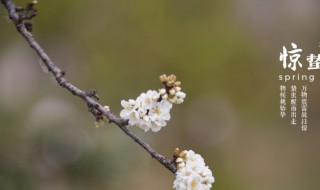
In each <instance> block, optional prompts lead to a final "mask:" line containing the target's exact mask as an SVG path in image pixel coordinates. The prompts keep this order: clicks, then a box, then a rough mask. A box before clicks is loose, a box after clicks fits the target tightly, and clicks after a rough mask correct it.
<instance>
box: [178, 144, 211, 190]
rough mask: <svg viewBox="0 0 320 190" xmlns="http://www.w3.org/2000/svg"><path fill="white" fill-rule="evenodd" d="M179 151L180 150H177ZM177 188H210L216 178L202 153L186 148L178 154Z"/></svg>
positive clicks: (179, 189) (197, 189)
mask: <svg viewBox="0 0 320 190" xmlns="http://www.w3.org/2000/svg"><path fill="white" fill-rule="evenodd" d="M177 151H179V150H177ZM175 165H176V167H177V172H176V179H175V180H174V182H173V188H175V189H176V190H210V189H211V187H212V183H214V181H215V179H214V177H213V175H212V171H211V170H210V169H209V167H208V166H206V165H205V163H204V160H203V158H202V156H201V155H199V154H196V153H194V152H193V151H192V150H189V151H187V150H184V151H182V152H180V153H178V155H177V156H176V159H175Z"/></svg>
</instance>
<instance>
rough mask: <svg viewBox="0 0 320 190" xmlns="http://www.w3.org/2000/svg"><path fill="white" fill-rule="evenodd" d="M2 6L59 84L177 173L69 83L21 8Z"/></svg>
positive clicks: (117, 119)
mask: <svg viewBox="0 0 320 190" xmlns="http://www.w3.org/2000/svg"><path fill="white" fill-rule="evenodd" d="M1 2H2V4H3V5H4V7H5V8H6V10H7V11H8V14H9V18H10V19H11V20H12V22H13V23H14V25H15V27H16V28H17V30H18V32H19V33H20V34H21V35H22V36H23V37H24V38H25V39H26V40H27V42H28V43H29V45H30V47H31V48H32V49H34V50H35V51H36V53H37V54H38V56H39V57H40V58H41V60H42V61H43V63H44V64H45V66H46V67H47V68H48V70H49V72H50V73H51V74H52V75H53V76H54V77H55V79H56V81H57V82H58V84H59V85H60V86H61V87H63V88H66V89H67V90H68V91H69V92H71V93H72V94H73V95H75V96H78V97H80V98H82V99H83V100H84V101H85V102H86V104H87V105H88V106H89V107H90V108H93V109H95V110H97V111H98V112H100V113H102V114H103V115H105V116H106V117H107V118H108V119H109V122H110V123H114V124H115V125H117V126H118V127H120V129H122V131H123V132H125V133H126V134H127V135H128V136H129V137H130V138H131V139H133V140H134V141H135V142H136V143H138V144H139V145H140V146H142V147H143V148H144V149H145V150H146V151H147V152H149V154H150V155H151V157H152V158H155V159H156V160H158V161H159V162H160V163H161V164H162V165H163V166H165V167H166V168H167V169H168V170H170V171H171V172H172V173H176V170H177V169H176V168H175V167H174V166H173V165H172V164H171V162H170V161H169V160H167V159H166V158H165V157H164V156H162V155H160V154H159V153H157V152H156V151H154V150H153V149H152V148H151V147H150V146H149V145H148V144H147V143H145V142H144V141H143V140H141V139H140V138H139V137H137V136H136V135H135V134H133V133H132V132H131V131H130V130H128V129H127V127H126V126H127V125H128V121H127V120H124V119H122V118H120V117H118V116H116V115H115V114H113V113H112V112H110V111H108V110H107V109H105V108H104V107H103V106H102V105H101V104H99V103H98V102H97V101H95V100H94V99H92V97H93V98H96V97H97V96H96V94H92V93H88V92H85V91H83V90H81V89H79V88H78V87H76V86H74V85H73V84H71V83H70V82H68V81H67V79H66V78H65V77H64V75H65V72H64V71H63V70H61V69H60V68H59V67H57V66H56V65H55V64H54V63H53V61H52V60H51V59H50V57H49V56H48V55H47V53H46V52H45V51H44V50H43V49H42V48H41V46H40V45H39V44H38V42H37V41H36V40H35V39H34V37H33V35H32V34H31V33H30V32H29V31H28V29H27V28H26V25H25V24H24V23H23V21H24V20H23V19H24V18H23V17H22V18H21V15H19V13H18V12H17V10H19V9H20V8H18V7H17V6H16V5H15V4H14V3H13V2H12V1H11V0H1Z"/></svg>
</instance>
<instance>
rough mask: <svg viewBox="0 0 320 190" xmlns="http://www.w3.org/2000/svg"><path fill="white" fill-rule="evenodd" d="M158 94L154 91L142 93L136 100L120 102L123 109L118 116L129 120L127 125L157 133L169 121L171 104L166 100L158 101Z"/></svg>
mask: <svg viewBox="0 0 320 190" xmlns="http://www.w3.org/2000/svg"><path fill="white" fill-rule="evenodd" d="M159 97H160V94H159V93H158V92H157V91H155V90H148V92H147V93H142V94H140V96H139V97H138V98H137V99H136V100H132V99H130V100H129V101H125V100H122V101H121V105H122V107H123V108H124V109H123V110H122V111H121V112H120V116H121V117H122V118H124V119H128V120H129V125H131V126H134V125H136V126H139V127H140V128H142V129H144V131H146V132H147V131H149V130H150V129H151V130H152V131H153V132H157V131H159V130H160V129H161V128H162V127H164V126H166V125H167V122H166V121H168V120H169V119H170V110H171V108H172V104H171V103H170V102H168V101H166V100H162V101H160V102H159V101H158V100H159Z"/></svg>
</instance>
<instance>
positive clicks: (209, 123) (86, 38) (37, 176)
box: [0, 0, 320, 190]
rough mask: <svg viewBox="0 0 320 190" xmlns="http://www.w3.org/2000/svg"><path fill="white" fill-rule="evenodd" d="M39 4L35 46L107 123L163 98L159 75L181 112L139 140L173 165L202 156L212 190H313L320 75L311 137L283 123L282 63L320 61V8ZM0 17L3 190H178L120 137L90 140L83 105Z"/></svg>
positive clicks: (114, 132)
mask: <svg viewBox="0 0 320 190" xmlns="http://www.w3.org/2000/svg"><path fill="white" fill-rule="evenodd" d="M38 1H39V4H38V5H37V7H38V11H39V15H38V16H37V17H35V19H34V20H33V24H34V30H33V34H34V35H35V37H36V39H37V40H38V42H39V43H40V44H41V45H42V46H43V47H44V49H46V51H47V52H48V54H49V55H50V56H51V57H52V59H53V60H54V62H55V63H56V64H57V65H58V66H60V67H61V68H63V69H64V70H66V77H67V78H68V80H70V81H71V82H72V83H74V84H75V85H77V86H79V87H80V88H82V89H85V90H90V89H96V90H98V93H99V96H100V97H101V101H100V102H101V103H102V104H107V105H109V106H110V107H111V109H112V111H113V112H115V113H119V111H120V109H121V107H120V101H121V100H122V99H129V98H135V97H137V96H138V95H139V93H141V92H144V91H147V90H148V89H157V88H159V87H160V85H161V84H160V82H159V80H158V76H159V75H161V74H163V73H166V74H171V73H174V74H176V75H177V76H178V79H179V80H181V81H182V89H183V91H185V92H186V93H187V98H186V101H185V103H184V104H182V105H179V106H175V108H173V110H172V120H171V121H170V122H169V124H168V126H167V127H165V128H164V129H162V130H161V131H160V132H159V133H155V134H154V133H151V132H150V133H147V134H145V133H144V132H142V131H140V130H139V129H136V128H132V130H133V131H134V132H135V133H136V134H138V135H139V136H140V137H141V138H143V139H144V140H145V141H146V142H148V143H149V144H150V145H151V146H152V147H153V148H154V149H155V150H157V151H158V152H159V153H161V154H163V155H165V156H167V157H170V156H171V155H172V152H173V150H174V148H176V147H179V148H180V149H193V150H194V151H195V152H198V153H200V154H202V155H203V157H204V158H205V159H206V163H207V164H208V165H209V167H210V168H211V169H212V170H213V171H214V175H215V177H216V183H215V184H214V187H213V189H238V190H256V189H259V190H270V189H273V190H283V189H291V190H301V189H309V190H313V189H318V188H319V186H320V182H319V180H318V176H319V175H320V166H319V159H320V153H319V151H318V147H319V143H320V140H319V137H318V136H319V132H320V129H319V127H318V126H319V124H320V120H319V119H318V117H317V114H318V113H319V112H320V101H319V100H318V99H317V97H318V94H319V88H317V86H318V85H319V80H318V77H319V76H320V75H319V73H318V71H315V72H312V73H313V74H315V77H316V79H315V82H314V83H308V87H309V90H310V91H309V99H308V101H309V107H308V114H309V115H308V116H309V117H308V122H309V130H308V131H307V132H305V133H303V132H301V130H300V128H299V126H296V127H292V126H290V125H289V121H288V120H285V119H284V120H281V119H280V117H279V116H278V110H279V108H278V107H279V106H278V102H279V96H278V92H279V89H278V88H279V85H280V82H279V81H278V75H279V74H283V72H284V71H283V69H282V67H281V63H280V62H279V53H280V51H281V49H282V46H284V45H285V46H288V45H289V44H290V43H291V42H295V43H297V44H298V46H300V47H301V48H303V49H304V50H305V52H312V53H315V54H317V52H319V48H318V45H319V41H320V39H319V35H318V34H319V29H320V26H319V25H320V24H319V22H318V20H319V18H320V13H319V11H317V10H316V7H319V2H317V1H313V0H306V1H289V0H286V1H275V0H271V1H257V0H240V1H235V0H232V1H209V0H203V1H192V0H162V1H160V0H156V1H147V0H138V1H126V2H123V1H115V0H107V1H97V0H93V1H87V0H77V1H75V0H71V1H42V0H38ZM15 2H16V3H17V4H18V5H21V6H23V5H24V4H25V3H26V2H27V1H24V0H16V1H15ZM0 15H1V19H0V26H1V29H0V34H1V35H0V42H1V43H0V122H1V127H0V189H6V190H7V189H8V190H15V189H19V190H29V189H30V190H31V189H32V190H37V189H41V190H51V189H61V190H65V189H77V190H81V189H93V190H101V189H139V190H143V189H148V190H149V189H153V190H163V189H172V183H173V179H174V175H172V174H171V173H170V172H168V171H167V170H166V169H165V168H163V166H161V165H160V164H158V163H157V162H156V161H155V160H154V159H151V158H150V156H149V155H148V154H147V153H146V152H145V151H144V150H143V149H142V148H141V147H139V146H137V145H136V144H135V143H134V142H133V141H132V140H131V139H129V138H128V137H127V136H125V135H124V134H123V133H122V131H121V130H119V129H118V128H117V127H115V126H113V125H106V126H105V127H102V128H99V129H96V128H95V127H94V118H93V117H92V116H91V115H90V114H89V113H88V112H87V108H86V105H85V104H84V103H83V102H82V101H81V100H79V99H78V98H75V97H74V96H72V95H71V94H69V93H68V92H67V91H65V89H61V88H60V87H59V86H57V85H56V83H55V82H54V80H53V79H52V77H51V76H49V75H48V74H45V73H43V72H42V71H41V69H40V67H39V64H38V62H39V58H38V57H37V56H36V55H35V53H34V52H33V51H32V50H31V49H30V48H29V47H28V45H27V44H26V42H25V41H24V40H23V39H22V38H21V36H20V35H19V34H18V33H17V32H16V29H15V28H14V27H13V25H12V23H10V21H9V20H8V18H7V14H6V12H5V10H4V9H3V7H1V8H0ZM304 56H305V55H304ZM289 74H292V73H290V72H289Z"/></svg>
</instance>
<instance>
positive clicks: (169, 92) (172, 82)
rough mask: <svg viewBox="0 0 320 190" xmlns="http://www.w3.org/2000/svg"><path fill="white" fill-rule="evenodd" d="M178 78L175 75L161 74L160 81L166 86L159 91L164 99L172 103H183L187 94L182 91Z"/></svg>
mask: <svg viewBox="0 0 320 190" xmlns="http://www.w3.org/2000/svg"><path fill="white" fill-rule="evenodd" d="M176 80H177V77H176V76H175V75H170V76H167V75H161V76H160V81H161V82H162V84H163V85H164V87H163V88H161V89H159V93H160V95H161V98H162V99H165V100H168V101H169V102H170V103H172V104H181V103H183V101H184V98H185V97H186V94H185V93H184V92H181V87H180V86H181V82H180V81H176Z"/></svg>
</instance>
